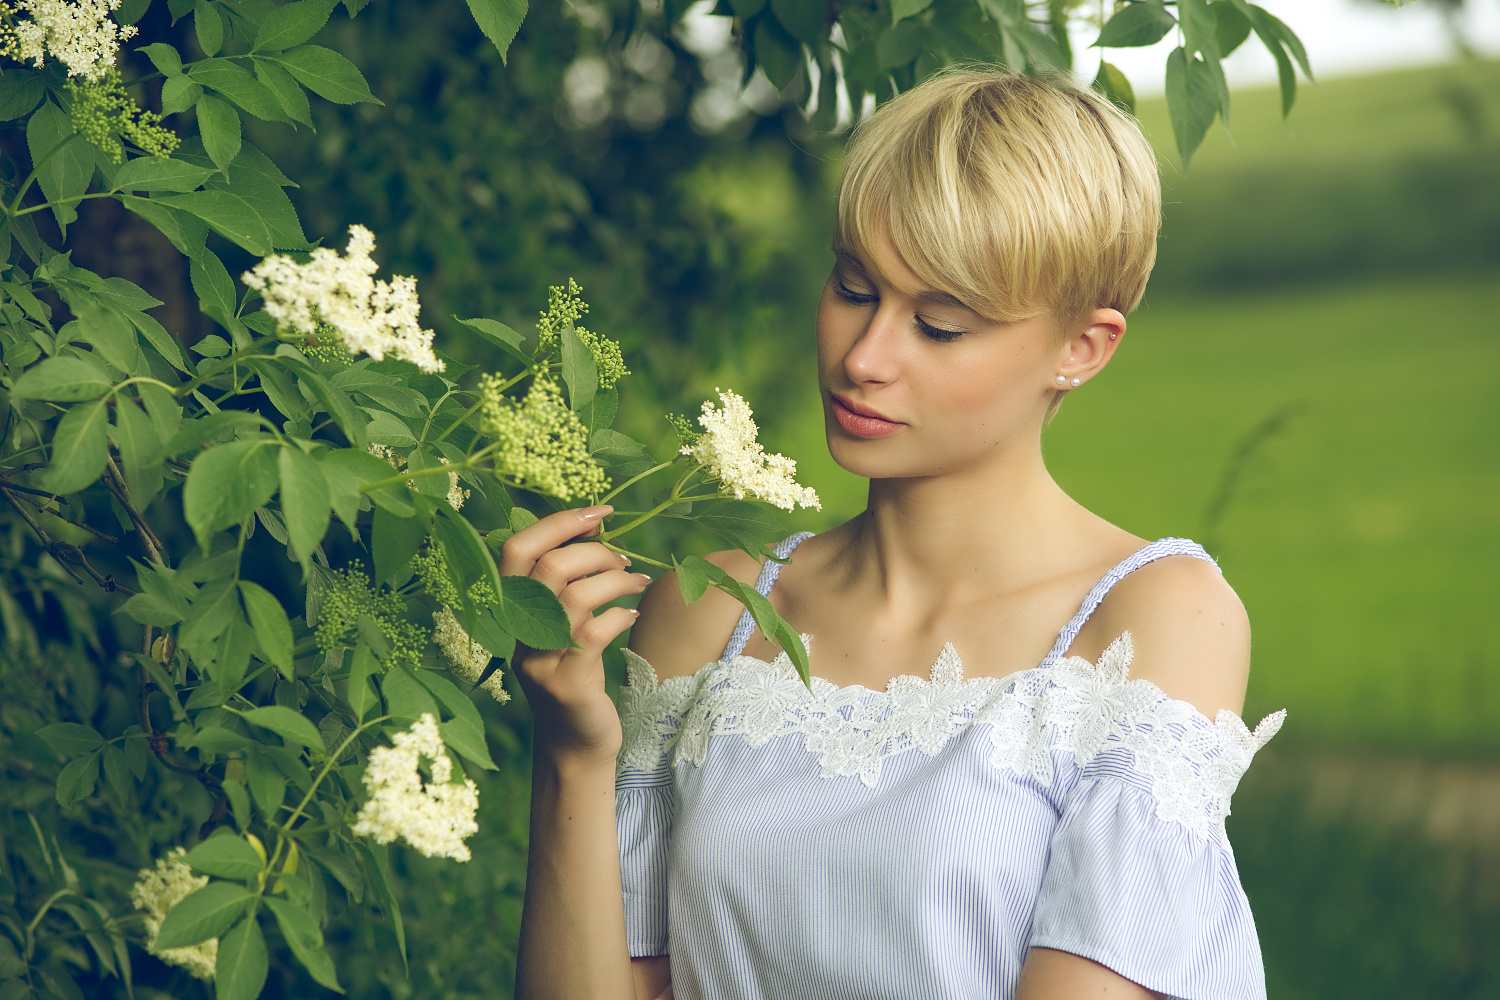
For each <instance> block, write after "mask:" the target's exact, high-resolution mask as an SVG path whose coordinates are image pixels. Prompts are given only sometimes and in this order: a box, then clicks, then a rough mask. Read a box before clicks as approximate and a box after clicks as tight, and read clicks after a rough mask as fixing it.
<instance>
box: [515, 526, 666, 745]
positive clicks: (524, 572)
mask: <svg viewBox="0 0 1500 1000" xmlns="http://www.w3.org/2000/svg"><path fill="white" fill-rule="evenodd" d="M612 509H613V508H611V507H608V506H598V507H587V508H584V509H582V510H565V511H559V512H558V513H556V514H551V515H549V516H547V517H544V518H542V519H541V520H540V521H538V522H536V523H535V524H533V525H529V526H528V527H526V528H523V529H522V530H520V531H518V532H516V533H515V534H514V535H512V536H511V537H510V538H509V539H508V540H507V541H506V543H505V545H504V547H503V548H502V549H501V551H500V572H501V574H502V575H504V576H529V577H532V578H533V579H536V580H540V581H541V582H542V583H544V584H546V585H547V586H548V587H549V588H551V590H552V592H553V593H555V594H556V595H557V597H558V600H560V601H561V602H562V606H563V608H564V609H566V611H567V612H568V618H569V621H570V622H571V623H572V633H573V642H574V643H575V644H576V646H575V648H573V649H560V650H538V649H529V648H527V647H525V646H518V647H517V648H516V657H515V666H516V676H517V678H518V679H519V680H520V681H521V686H522V687H523V688H524V689H525V691H526V697H527V698H528V699H530V701H531V706H532V711H533V712H534V713H535V714H536V718H537V728H536V741H537V749H538V751H541V752H546V753H548V754H549V755H551V756H552V757H554V758H570V759H576V760H579V761H583V762H589V763H599V764H603V763H605V762H608V763H609V764H610V765H611V766H612V765H613V762H614V758H615V756H616V755H617V754H618V753H619V751H620V742H621V732H620V716H619V713H618V712H616V710H615V706H614V703H613V702H612V701H610V699H609V695H608V694H607V693H606V692H605V689H604V661H603V659H602V656H601V654H602V653H603V651H604V647H605V646H607V645H609V642H610V640H612V639H614V637H615V636H617V635H619V634H620V633H621V632H623V631H625V630H626V629H628V628H629V627H630V626H631V625H632V624H634V622H635V618H636V612H635V611H634V610H632V609H629V608H618V607H616V608H608V609H607V610H605V611H603V612H601V613H599V614H595V611H596V610H597V609H598V608H600V607H601V606H603V605H605V604H608V603H609V602H610V601H613V600H617V599H618V598H621V597H625V596H627V595H629V594H639V593H640V592H641V591H643V590H645V589H646V586H647V585H648V584H650V582H651V578H650V577H648V576H646V575H645V574H644V573H631V572H628V571H627V569H626V567H628V566H629V565H630V560H629V559H627V558H625V557H624V556H622V555H620V554H619V553H616V552H613V551H611V550H610V549H608V548H605V547H604V546H603V545H601V544H599V543H598V542H575V541H574V539H577V538H581V537H583V536H586V535H589V534H592V533H594V532H595V531H597V530H598V527H599V522H600V521H601V520H602V519H603V518H604V517H605V515H607V514H609V513H610V511H611V510H612ZM570 543H571V544H570Z"/></svg>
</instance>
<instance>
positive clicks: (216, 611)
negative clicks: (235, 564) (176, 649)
mask: <svg viewBox="0 0 1500 1000" xmlns="http://www.w3.org/2000/svg"><path fill="white" fill-rule="evenodd" d="M236 593H237V592H236V590H235V587H234V581H233V580H232V579H226V580H215V581H213V582H211V583H208V584H206V585H204V586H203V588H202V589H200V590H199V591H198V593H197V595H196V596H195V597H194V598H193V603H192V606H191V607H189V608H188V613H187V619H186V621H184V622H183V626H182V629H181V630H180V631H179V632H178V633H177V642H178V643H179V644H180V645H181V646H182V647H183V648H184V649H187V650H189V651H194V650H198V649H201V648H203V647H205V646H208V645H209V644H210V643H212V642H213V641H214V640H215V639H217V638H218V637H219V636H221V635H223V634H224V630H225V629H226V628H228V627H229V619H230V616H231V615H233V614H237V613H238V609H237V608H236Z"/></svg>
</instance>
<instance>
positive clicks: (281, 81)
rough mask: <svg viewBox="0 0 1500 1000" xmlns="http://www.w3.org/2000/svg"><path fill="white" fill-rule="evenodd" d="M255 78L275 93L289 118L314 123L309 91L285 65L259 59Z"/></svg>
mask: <svg viewBox="0 0 1500 1000" xmlns="http://www.w3.org/2000/svg"><path fill="white" fill-rule="evenodd" d="M255 78H256V79H257V80H259V81H260V82H261V83H263V84H264V85H265V87H266V89H267V90H269V91H270V92H271V93H272V94H273V95H275V97H276V100H277V101H279V102H280V103H281V109H282V110H283V111H285V112H286V115H287V117H288V118H290V119H291V120H292V121H294V122H297V123H299V124H302V125H307V126H311V125H312V106H311V105H310V104H308V103H307V92H306V91H304V90H303V89H302V84H300V83H298V82H297V81H296V80H295V79H293V78H292V74H290V73H288V72H287V71H286V68H285V67H283V66H281V65H279V64H278V63H274V62H271V61H270V60H269V59H257V60H255Z"/></svg>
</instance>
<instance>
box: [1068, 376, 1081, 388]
mask: <svg viewBox="0 0 1500 1000" xmlns="http://www.w3.org/2000/svg"><path fill="white" fill-rule="evenodd" d="M1070 384H1071V385H1072V386H1073V388H1075V389H1076V388H1078V387H1079V386H1080V385H1083V379H1081V378H1075V379H1074V380H1073V381H1072V382H1071V383H1070Z"/></svg>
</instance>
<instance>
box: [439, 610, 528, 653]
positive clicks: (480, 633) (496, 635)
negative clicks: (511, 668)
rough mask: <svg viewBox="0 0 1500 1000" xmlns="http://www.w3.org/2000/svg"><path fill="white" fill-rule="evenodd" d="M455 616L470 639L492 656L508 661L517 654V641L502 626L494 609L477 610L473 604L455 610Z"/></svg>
mask: <svg viewBox="0 0 1500 1000" xmlns="http://www.w3.org/2000/svg"><path fill="white" fill-rule="evenodd" d="M453 614H454V616H455V617H456V618H457V619H458V621H459V624H460V625H462V626H463V627H464V631H465V632H467V633H469V638H470V639H473V640H474V641H475V642H477V643H479V644H480V645H481V646H483V647H484V648H485V650H487V651H488V652H489V654H490V655H491V656H498V657H500V658H501V659H502V660H508V659H510V658H511V656H513V655H514V654H515V651H516V639H515V636H513V635H510V634H509V633H508V632H506V631H505V629H504V628H503V627H502V626H501V625H500V621H499V619H497V618H496V617H495V609H494V608H476V607H474V606H473V605H472V604H469V603H465V604H464V606H462V607H458V608H454V609H453Z"/></svg>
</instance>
